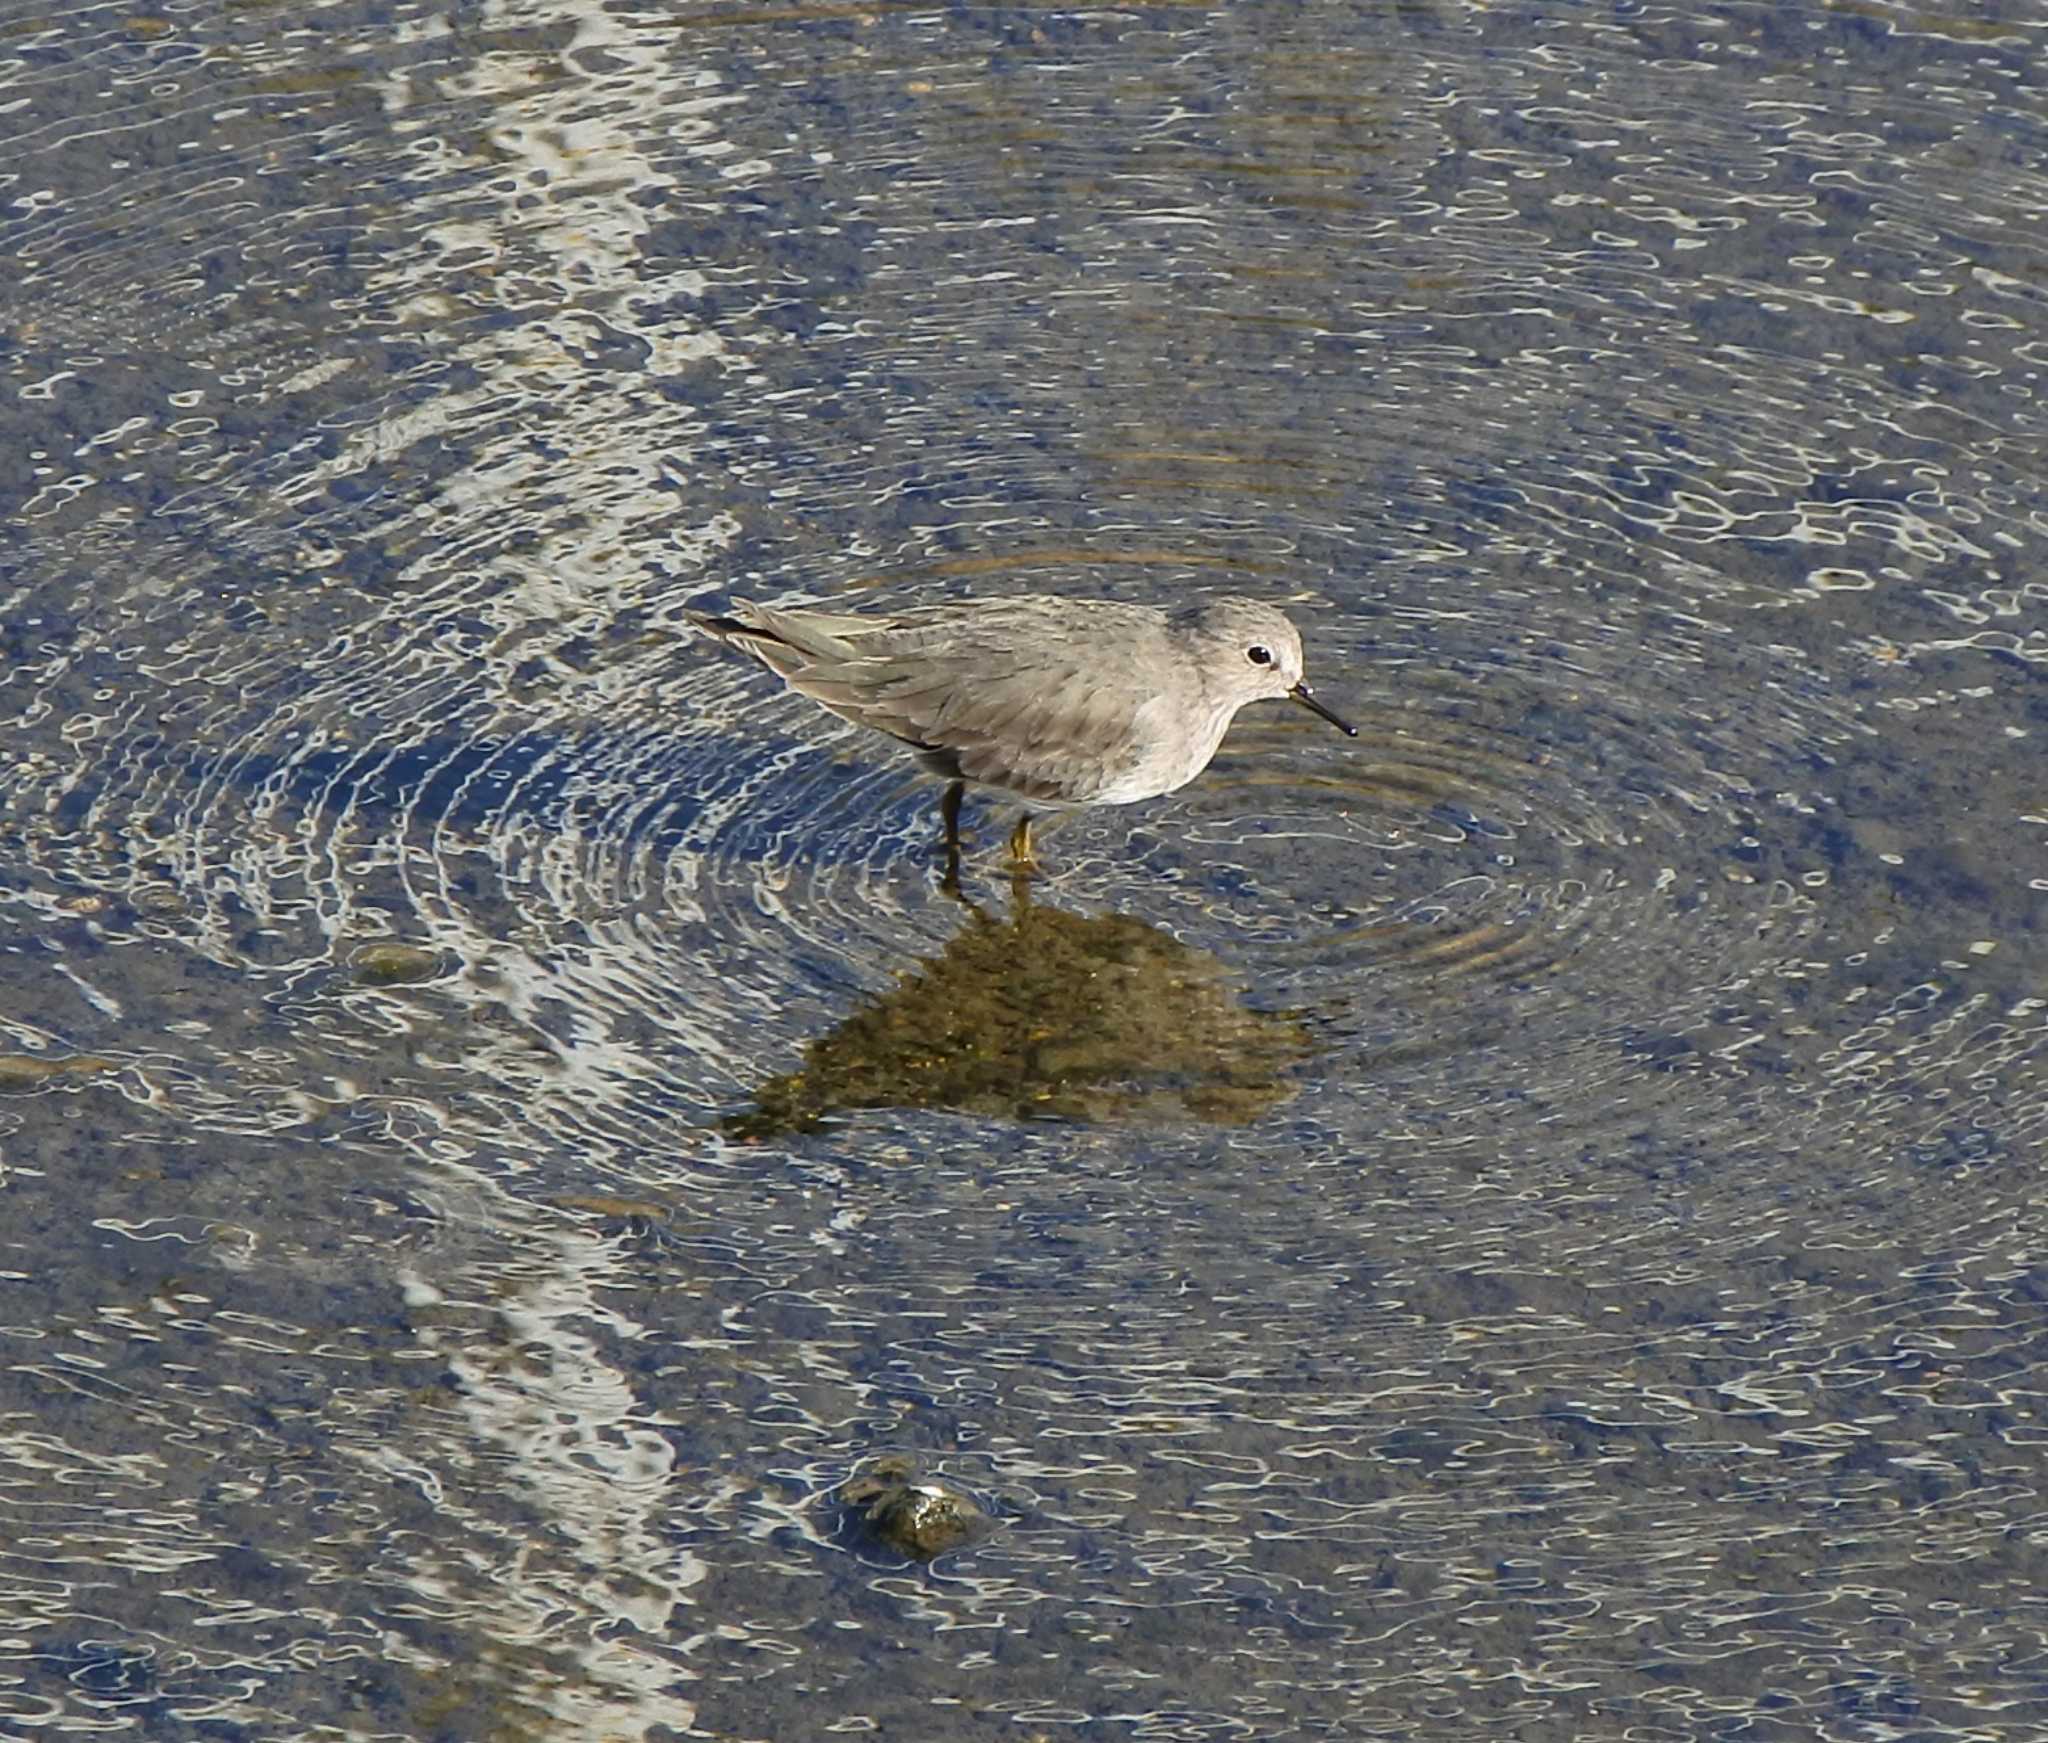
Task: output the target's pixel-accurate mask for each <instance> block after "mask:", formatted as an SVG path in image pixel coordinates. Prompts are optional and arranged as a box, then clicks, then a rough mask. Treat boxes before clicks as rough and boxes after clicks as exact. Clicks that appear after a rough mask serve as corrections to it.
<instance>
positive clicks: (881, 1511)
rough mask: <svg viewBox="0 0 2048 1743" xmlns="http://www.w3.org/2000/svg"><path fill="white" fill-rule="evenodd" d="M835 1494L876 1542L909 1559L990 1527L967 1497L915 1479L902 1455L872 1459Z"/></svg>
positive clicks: (980, 1534) (927, 1556) (928, 1556)
mask: <svg viewBox="0 0 2048 1743" xmlns="http://www.w3.org/2000/svg"><path fill="white" fill-rule="evenodd" d="M838 1498H839V1500H840V1501H841V1502H843V1503H844V1504H845V1505H846V1506H848V1507H850V1508H852V1509H854V1510H855V1511H856V1513H857V1514H858V1516H859V1518H860V1521H861V1523H862V1524H863V1525H864V1526H865V1527H866V1528H867V1530H868V1532H869V1534H870V1535H872V1536H873V1537H874V1538H875V1539H876V1540H877V1541H879V1542H880V1543H882V1544H884V1545H886V1546H887V1547H888V1548H890V1549H892V1550H894V1551H895V1552H896V1553H897V1554H898V1555H903V1556H908V1557H909V1558H910V1559H911V1560H913V1561H930V1560H931V1559H932V1557H933V1556H936V1555H943V1554H945V1552H946V1551H947V1550H949V1549H958V1548H959V1547H960V1546H961V1545H962V1544H965V1543H971V1542H973V1541H975V1540H976V1539H978V1538H981V1537H983V1536H986V1535H987V1533H988V1532H989V1531H990V1530H992V1529H993V1524H992V1522H991V1521H990V1519H989V1517H988V1515H987V1514H986V1513H984V1512H983V1511H982V1510H981V1508H980V1507H979V1506H977V1505H976V1504H975V1502H974V1500H973V1498H972V1497H971V1496H969V1495H967V1494H966V1493H965V1492H963V1491H962V1490H959V1489H955V1488H953V1487H951V1486H950V1485H948V1484H944V1483H937V1482H933V1481H932V1480H931V1479H929V1478H920V1477H919V1476H918V1474H917V1467H916V1466H915V1465H914V1464H913V1463H912V1462H911V1461H910V1460H909V1459H906V1458H901V1457H890V1458H885V1459H878V1460H877V1461H876V1462H875V1463H874V1464H873V1465H871V1466H869V1467H868V1469H867V1470H865V1471H864V1472H862V1473H861V1474H860V1475H859V1476H857V1477H854V1478H852V1479H850V1480H849V1481H847V1482H846V1483H844V1484H842V1485H841V1486H840V1489H839V1496H838Z"/></svg>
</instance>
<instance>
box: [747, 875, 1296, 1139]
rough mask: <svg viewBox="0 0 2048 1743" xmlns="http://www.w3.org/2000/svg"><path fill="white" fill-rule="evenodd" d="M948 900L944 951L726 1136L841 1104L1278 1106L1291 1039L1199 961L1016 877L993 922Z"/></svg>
mask: <svg viewBox="0 0 2048 1743" xmlns="http://www.w3.org/2000/svg"><path fill="white" fill-rule="evenodd" d="M961 903H962V906H963V907H964V908H965V909H966V912H967V921H966V924H965V925H963V926H962V927H961V929H960V930H959V932H957V933H956V934H955V935H954V936H953V938H952V940H951V942H949V943H948V944H947V946H946V948H945V949H944V950H943V951H941V952H940V953H939V954H938V955H937V956H935V957H932V958H929V959H928V960H926V961H924V962H921V963H919V964H918V965H917V966H916V967H914V968H911V969H909V970H906V971H905V972H904V973H903V974H902V976H901V978H900V979H899V981H898V983H897V985H896V986H895V988H894V989H892V990H891V991H889V992H887V993H885V994H882V995H881V996H879V997H878V998H876V999H874V1000H873V1001H872V1002H870V1003H868V1004H866V1005H864V1006H863V1007H862V1008H861V1009H859V1010H857V1011H855V1012H854V1013H853V1015H852V1016H850V1017H848V1018H847V1019H846V1021H845V1022H843V1023H841V1024H840V1025H839V1027H838V1028H836V1029H834V1030H833V1031H832V1032H831V1033H830V1034H828V1035H824V1036H822V1037H820V1038H819V1039H818V1040H816V1041H813V1042H811V1043H810V1045H809V1046H808V1047H807V1048H806V1049H805V1055H804V1063H803V1065H802V1067H801V1068H800V1069H799V1070H796V1071H792V1072H789V1073H787V1074H785V1075H783V1076H780V1077H775V1078H771V1079H770V1080H769V1081H768V1082H766V1083H764V1084H763V1085H762V1086H761V1088H760V1090H759V1092H758V1093H757V1095H756V1097H755V1103H754V1106H753V1108H752V1109H751V1110H750V1111H748V1112H747V1113H744V1114H741V1115H738V1116H736V1117H735V1118H733V1119H732V1120H731V1121H729V1122H728V1124H727V1130H728V1131H730V1132H731V1133H732V1134H733V1135H734V1136H735V1137H740V1138H748V1139H761V1138H767V1137H772V1136H774V1135H776V1134H778V1133H783V1132H790V1131H804V1130H808V1129H811V1128H813V1127H815V1126H817V1125H819V1124H820V1123H822V1122H823V1121H825V1120H826V1119H828V1118H829V1117H830V1116H831V1115H833V1114H835V1113H838V1112H841V1111H844V1110H849V1109H854V1108H944V1109H949V1110H952V1111H954V1112H959V1113H971V1114H980V1115H985V1116H992V1117H995V1118H1001V1119H1015V1120H1034V1119H1067V1120H1087V1121H1171V1122H1182V1121H1199V1122H1206V1123H1212V1124H1217V1125H1244V1124H1247V1123H1249V1122H1250V1121H1252V1120H1255V1119H1257V1118H1258V1117H1259V1116H1260V1115H1261V1114H1264V1113H1266V1112H1267V1111H1268V1110H1270V1109H1272V1108H1274V1107H1277V1106H1278V1105H1279V1104H1280V1103H1282V1102H1284V1101H1286V1100H1287V1099H1288V1098H1289V1097H1290V1096H1292V1095H1293V1094H1294V1091H1295V1088H1296V1084H1295V1082H1294V1077H1293V1071H1292V1068H1293V1067H1294V1066H1296V1065H1298V1064H1299V1063H1300V1062H1301V1061H1303V1060H1304V1059H1306V1058H1307V1057H1308V1056H1309V1053H1310V1052H1311V1045H1310V1041H1309V1037H1308V1032H1307V1031H1306V1030H1305V1029H1304V1028H1303V1027H1302V1025H1301V1023H1300V1022H1299V1021H1297V1020H1296V1019H1295V1018H1294V1017H1292V1016H1288V1015H1285V1014H1281V1013H1276V1012H1270V1011H1258V1010H1252V1009H1250V1008H1248V1007H1246V1006H1245V1005H1244V1004H1243V1003H1242V1002H1240V1000H1239V998H1238V997H1237V994H1236V990H1235V988H1234V987H1233V985H1232V977H1231V973H1230V971H1229V969H1228V968H1226V967H1225V965H1224V964H1223V963H1222V962H1221V961H1220V960H1218V959H1217V958H1216V957H1214V956H1212V955H1210V954H1209V953H1208V952H1207V951H1204V950H1196V949H1192V948H1190V947H1189V946H1187V945H1185V944H1182V943H1181V942H1180V941H1179V940H1178V939H1176V938H1174V937H1173V936H1172V935H1171V934H1170V933H1167V932H1163V931H1161V930H1160V929H1159V928H1158V927H1156V926H1148V925H1146V924H1145V923H1144V922H1143V921H1142V920H1134V919H1132V918H1131V917H1130V916H1128V915H1125V914H1094V915H1083V914H1070V913H1066V912H1064V911H1063V910H1061V909H1058V908H1049V907H1043V906H1040V905H1039V904H1037V903H1035V902H1033V901H1032V900H1031V899H1030V894H1029V886H1028V882H1027V880H1026V879H1025V878H1024V877H1023V876H1022V875H1019V876H1018V877H1016V878H1014V879H1013V880H1012V882H1011V904H1010V912H1009V914H1008V915H1007V917H1004V916H999V915H995V914H991V913H990V912H989V911H988V910H987V909H985V908H983V907H982V906H980V905H979V904H978V903H974V902H970V901H967V900H966V899H965V898H964V897H963V898H961Z"/></svg>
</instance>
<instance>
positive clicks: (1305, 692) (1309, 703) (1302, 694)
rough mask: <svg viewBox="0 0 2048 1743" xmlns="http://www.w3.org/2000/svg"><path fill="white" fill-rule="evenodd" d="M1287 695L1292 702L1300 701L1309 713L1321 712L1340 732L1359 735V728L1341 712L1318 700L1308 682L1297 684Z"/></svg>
mask: <svg viewBox="0 0 2048 1743" xmlns="http://www.w3.org/2000/svg"><path fill="white" fill-rule="evenodd" d="M1287 697H1288V700H1289V701H1291V702H1299V703H1300V704H1301V705H1302V707H1304V708H1306V709H1307V710H1308V711H1309V713H1311V714H1320V715H1321V716H1322V717H1323V718H1324V719H1325V720H1327V721H1328V722H1329V723H1330V724H1331V725H1332V726H1334V727H1335V728H1336V729H1337V730H1338V731H1339V732H1341V733H1345V734H1347V735H1348V736H1350V737H1352V738H1356V737H1357V736H1358V728H1357V727H1355V726H1353V725H1352V724H1351V722H1350V721H1348V720H1346V719H1345V718H1344V717H1343V716H1342V715H1341V714H1338V713H1337V712H1336V711H1335V710H1334V709H1330V708H1325V707H1324V706H1323V705H1322V704H1321V703H1320V702H1318V701H1317V700H1316V693H1315V692H1314V691H1313V690H1311V689H1310V688H1309V687H1308V686H1307V685H1306V684H1297V685H1295V686H1294V688H1293V689H1292V690H1290V691H1288V692H1287Z"/></svg>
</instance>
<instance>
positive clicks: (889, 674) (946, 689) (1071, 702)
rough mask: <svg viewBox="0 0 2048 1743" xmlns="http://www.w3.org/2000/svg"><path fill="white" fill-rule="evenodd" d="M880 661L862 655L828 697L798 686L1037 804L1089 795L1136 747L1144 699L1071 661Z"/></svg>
mask: <svg viewBox="0 0 2048 1743" xmlns="http://www.w3.org/2000/svg"><path fill="white" fill-rule="evenodd" d="M886 664H887V663H886V662H884V661H880V660H875V661H862V662H859V663H858V664H857V665H855V666H854V667H853V668H851V669H849V670H848V671H847V672H846V673H845V676H844V678H843V679H842V680H841V682H839V683H837V684H833V685H831V686H830V691H831V694H830V695H829V696H827V695H820V694H819V693H818V691H817V690H816V689H814V688H813V687H812V685H810V684H809V683H806V684H804V685H803V686H801V688H803V689H804V691H805V693H806V694H808V695H815V696H817V698H818V700H819V701H821V702H823V703H824V704H825V706H827V707H828V708H832V709H834V711H835V712H838V713H842V714H844V715H845V716H846V717H847V718H848V719H850V720H857V721H859V722H860V723H861V724H862V725H863V726H870V727H874V728H875V729H876V730H878V731H881V732H886V733H888V734H890V735H891V736H892V737H895V738H900V739H902V740H904V741H905V742H907V743H909V744H914V745H916V746H917V747H918V748H919V749H920V750H925V751H933V752H940V753H943V754H944V756H945V757H946V758H947V759H948V761H949V762H950V763H951V764H952V765H953V766H955V767H957V768H958V770H959V772H960V774H961V775H962V776H964V777H965V778H966V779H968V780H970V781H977V782H980V783H981V784H982V785H984V786H990V787H1001V788H1004V789H1006V790H1007V791H1010V792H1013V793H1018V794H1021V795H1022V796H1023V797H1025V798H1027V799H1036V800H1039V801H1041V802H1061V801H1066V802H1071V801H1074V800H1077V799H1085V798H1088V797H1092V796H1093V795H1094V794H1097V793H1099V792H1101V791H1102V790H1103V789H1104V788H1105V787H1107V786H1109V785H1110V784H1111V783H1112V782H1113V781H1115V780H1116V779H1118V778H1119V777H1120V776H1121V775H1123V774H1124V773H1125V772H1126V770H1127V768H1128V765H1129V763H1130V760H1131V759H1132V757H1134V756H1136V755H1140V754H1142V750H1143V746H1142V744H1141V743H1139V742H1137V741H1136V740H1135V739H1134V736H1133V734H1134V730H1135V727H1136V725H1137V717H1138V708H1139V706H1140V704H1142V702H1143V701H1144V699H1145V698H1144V697H1143V696H1142V695H1141V694H1139V693H1137V692H1135V691H1133V690H1132V689H1130V688H1129V687H1127V686H1123V685H1117V684H1104V683H1103V682H1102V680H1101V677H1100V675H1099V674H1097V673H1094V672H1091V671H1087V670H1084V669H1083V668H1082V667H1081V666H1079V665H1078V664H1074V663H1072V662H1066V661H1058V662H1041V663H1035V664H1033V665H1032V666H1030V667H1027V668H1024V669H1019V668H1017V667H1015V666H1005V667H1004V668H1003V669H1001V670H1000V671H999V672H995V673H984V672H978V671H976V670H975V669H974V667H973V665H972V664H971V663H967V664H963V665H956V666H953V667H951V668H949V669H946V670H943V671H934V670H933V669H932V668H931V667H930V666H929V665H928V664H919V665H918V666H916V667H914V668H908V669H906V668H903V667H898V668H896V669H895V670H893V671H887V670H879V669H877V668H883V667H885V666H886Z"/></svg>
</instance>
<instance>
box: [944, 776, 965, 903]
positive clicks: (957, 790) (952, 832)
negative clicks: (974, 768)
mask: <svg viewBox="0 0 2048 1743" xmlns="http://www.w3.org/2000/svg"><path fill="white" fill-rule="evenodd" d="M966 796H967V784H966V783H965V782H964V781H948V782H947V783H946V794H945V797H944V798H942V799H941V800H940V801H939V820H940V822H941V823H942V824H944V826H945V831H946V839H945V853H946V869H945V872H944V873H943V874H942V875H941V876H940V878H939V888H940V889H942V890H944V891H945V892H946V894H947V895H949V896H957V895H959V894H960V801H961V800H962V799H964V798H965V797H966Z"/></svg>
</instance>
